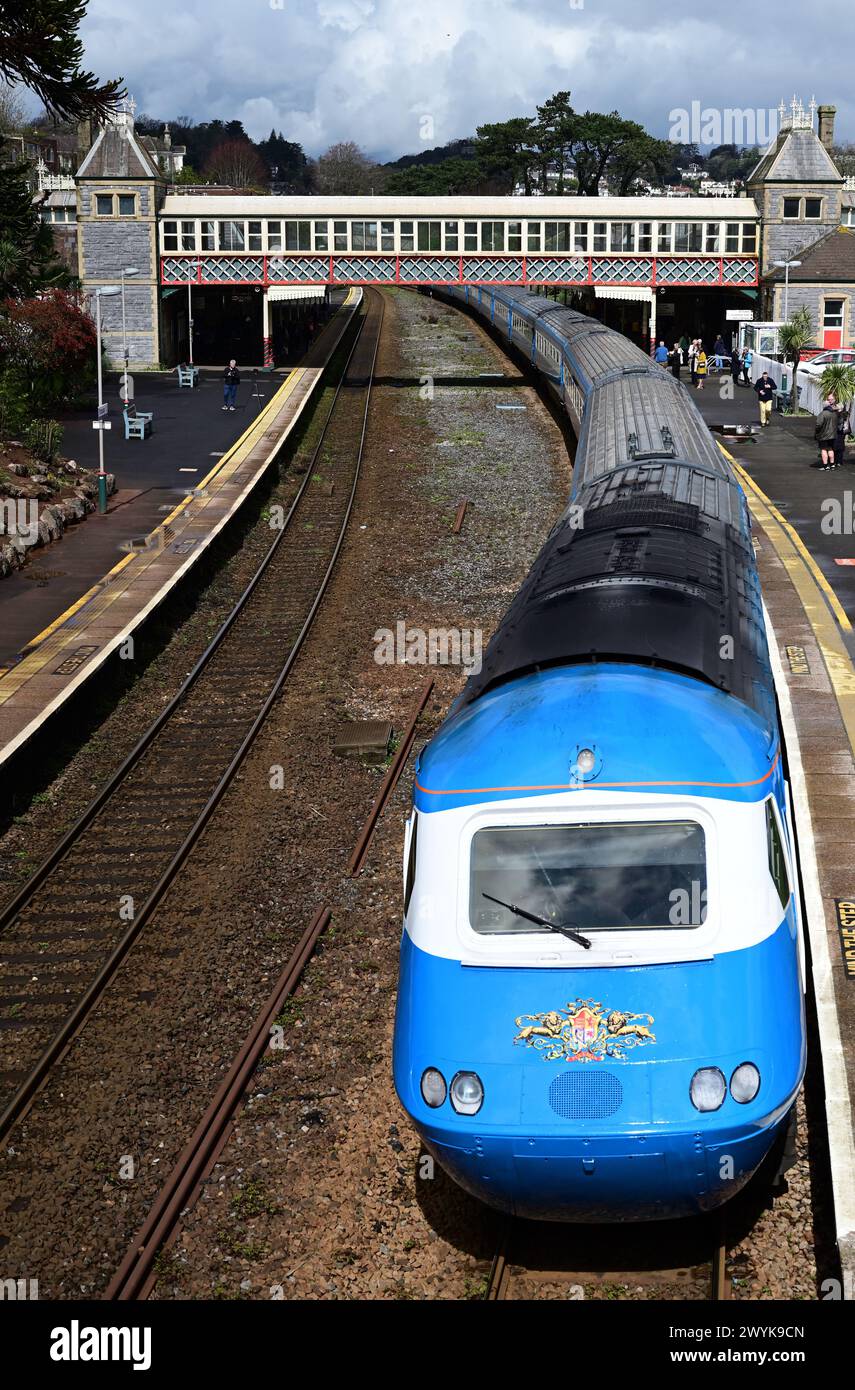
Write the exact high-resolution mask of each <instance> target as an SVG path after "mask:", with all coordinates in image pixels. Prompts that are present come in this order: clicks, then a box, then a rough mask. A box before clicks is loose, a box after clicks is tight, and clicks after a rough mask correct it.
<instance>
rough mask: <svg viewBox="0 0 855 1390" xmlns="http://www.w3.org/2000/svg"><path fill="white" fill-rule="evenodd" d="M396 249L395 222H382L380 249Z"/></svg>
mask: <svg viewBox="0 0 855 1390" xmlns="http://www.w3.org/2000/svg"><path fill="white" fill-rule="evenodd" d="M394 249H395V224H394V222H381V223H380V250H381V251H394Z"/></svg>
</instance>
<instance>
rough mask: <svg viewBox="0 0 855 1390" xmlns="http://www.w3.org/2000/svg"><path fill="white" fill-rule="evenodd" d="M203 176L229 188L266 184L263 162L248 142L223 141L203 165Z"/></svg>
mask: <svg viewBox="0 0 855 1390" xmlns="http://www.w3.org/2000/svg"><path fill="white" fill-rule="evenodd" d="M205 176H206V178H209V179H211V180H212V181H213V182H214V183H225V184H228V185H229V187H230V188H257V187H259V186H260V185H264V184H265V183H266V182H267V177H268V174H267V169H266V167H265V164H264V160H263V159H262V158H261V156H260V155H259V153H258V151H257V150H256V148H255V146H254V145H252V144H250V142H249V141H248V140H224V141H223V143H222V144H221V145H218V146H217V148H216V149H215V150H214V152H213V154H212V155H211V156H210V158H209V159H208V162H207V164H206V165H205Z"/></svg>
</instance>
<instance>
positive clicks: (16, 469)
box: [8, 463, 30, 478]
mask: <svg viewBox="0 0 855 1390" xmlns="http://www.w3.org/2000/svg"><path fill="white" fill-rule="evenodd" d="M8 467H9V472H10V473H14V474H15V476H16V477H18V478H26V477H28V476H29V472H30V470H29V468H28V467H27V465H26V464H25V463H10V464H9V465H8Z"/></svg>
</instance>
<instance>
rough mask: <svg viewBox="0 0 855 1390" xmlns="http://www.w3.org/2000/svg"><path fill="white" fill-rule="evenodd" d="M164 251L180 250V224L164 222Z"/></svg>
mask: <svg viewBox="0 0 855 1390" xmlns="http://www.w3.org/2000/svg"><path fill="white" fill-rule="evenodd" d="M163 249H164V251H177V250H178V223H177V222H164V224H163Z"/></svg>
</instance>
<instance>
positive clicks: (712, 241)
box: [704, 222, 721, 256]
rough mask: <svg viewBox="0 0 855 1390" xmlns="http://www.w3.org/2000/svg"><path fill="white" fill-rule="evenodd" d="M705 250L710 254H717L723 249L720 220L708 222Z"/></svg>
mask: <svg viewBox="0 0 855 1390" xmlns="http://www.w3.org/2000/svg"><path fill="white" fill-rule="evenodd" d="M704 250H705V251H706V252H707V254H708V255H713V256H717V255H718V253H719V251H720V250H721V234H720V228H719V224H718V222H708V223H707V225H706V229H705V231H704Z"/></svg>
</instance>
